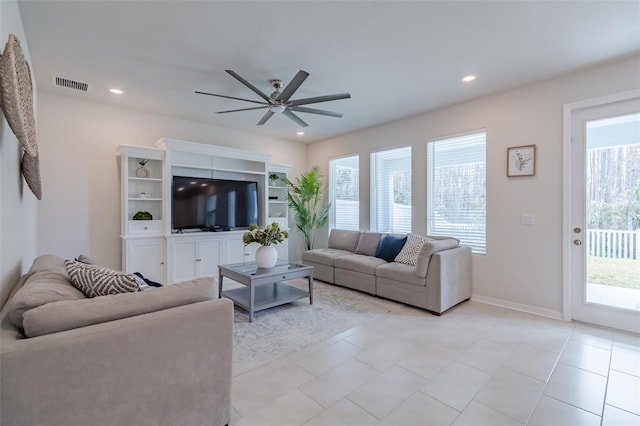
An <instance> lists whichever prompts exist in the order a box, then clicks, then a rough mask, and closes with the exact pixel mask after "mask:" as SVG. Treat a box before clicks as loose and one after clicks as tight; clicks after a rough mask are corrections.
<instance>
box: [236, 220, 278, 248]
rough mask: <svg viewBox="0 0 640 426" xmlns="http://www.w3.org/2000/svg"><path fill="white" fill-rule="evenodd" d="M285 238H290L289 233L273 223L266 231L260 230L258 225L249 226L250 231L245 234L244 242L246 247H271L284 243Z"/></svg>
mask: <svg viewBox="0 0 640 426" xmlns="http://www.w3.org/2000/svg"><path fill="white" fill-rule="evenodd" d="M285 238H289V233H288V232H287V231H283V230H281V229H280V225H278V224H277V223H276V222H273V223H272V224H271V225H267V226H266V227H265V228H264V229H260V227H259V226H258V225H256V224H253V225H251V226H249V231H247V232H245V233H244V235H243V236H242V241H243V242H244V245H245V246H247V245H249V244H251V243H258V244H260V245H263V246H270V245H272V244H280V243H283V242H284V239H285Z"/></svg>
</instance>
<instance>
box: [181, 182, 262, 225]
mask: <svg viewBox="0 0 640 426" xmlns="http://www.w3.org/2000/svg"><path fill="white" fill-rule="evenodd" d="M171 217H172V224H173V229H177V230H183V229H204V230H218V229H233V228H246V227H248V226H249V225H251V224H252V223H258V183H257V182H251V181H238V180H228V179H206V178H193V177H184V176H174V177H173V190H172V197H171Z"/></svg>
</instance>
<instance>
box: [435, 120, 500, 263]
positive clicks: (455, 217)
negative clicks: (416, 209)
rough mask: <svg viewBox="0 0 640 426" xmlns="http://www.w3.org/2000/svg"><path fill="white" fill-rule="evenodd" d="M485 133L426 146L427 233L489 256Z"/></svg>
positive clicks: (466, 135)
mask: <svg viewBox="0 0 640 426" xmlns="http://www.w3.org/2000/svg"><path fill="white" fill-rule="evenodd" d="M486 139H487V138H486V132H478V133H472V134H465V135H460V136H456V137H450V138H446V139H440V140H433V141H430V142H428V144H427V232H428V234H429V235H442V236H451V237H455V238H458V239H459V240H460V243H461V244H464V245H467V246H470V247H471V248H472V250H473V252H474V253H480V254H485V253H486V252H487V242H486V234H487V232H486V231H487V221H486V202H487V179H486V175H487V173H486V163H487V161H486Z"/></svg>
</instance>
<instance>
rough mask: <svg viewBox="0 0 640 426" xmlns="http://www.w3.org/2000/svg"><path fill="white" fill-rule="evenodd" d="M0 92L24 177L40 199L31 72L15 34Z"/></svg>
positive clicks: (1, 67)
mask: <svg viewBox="0 0 640 426" xmlns="http://www.w3.org/2000/svg"><path fill="white" fill-rule="evenodd" d="M0 89H1V90H2V96H1V98H0V107H2V111H3V113H4V115H5V117H6V118H7V122H8V123H9V127H11V130H12V131H13V133H14V134H15V135H16V138H18V141H19V142H20V146H21V148H22V150H23V151H24V155H23V156H22V174H23V176H24V177H25V180H26V181H27V184H28V185H29V188H31V191H32V192H33V194H34V195H35V196H36V197H37V198H38V199H39V200H41V199H42V186H41V181H40V162H39V159H38V142H37V139H36V121H35V117H34V113H33V109H34V108H33V84H32V82H31V70H30V69H29V63H28V62H27V60H26V59H25V57H24V54H23V53H22V48H21V47H20V40H19V39H18V37H16V36H15V35H14V34H10V35H9V40H8V41H7V44H6V45H5V48H4V52H3V53H2V58H1V59H0Z"/></svg>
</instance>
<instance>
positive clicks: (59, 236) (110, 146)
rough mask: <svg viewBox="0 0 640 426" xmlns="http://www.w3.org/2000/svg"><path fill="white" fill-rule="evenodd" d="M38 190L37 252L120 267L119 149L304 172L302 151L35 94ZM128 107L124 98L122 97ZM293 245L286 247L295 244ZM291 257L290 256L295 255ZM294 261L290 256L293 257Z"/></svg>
mask: <svg viewBox="0 0 640 426" xmlns="http://www.w3.org/2000/svg"><path fill="white" fill-rule="evenodd" d="M39 102H40V104H39V106H40V135H41V138H40V150H41V157H42V160H41V165H42V176H43V191H44V193H45V194H46V198H45V199H43V201H42V202H41V203H40V204H39V209H38V225H39V229H40V232H39V234H38V252H39V253H55V254H57V255H59V256H62V257H65V258H72V257H76V256H78V255H79V254H80V253H84V254H87V255H90V256H91V257H93V258H94V259H95V260H96V261H97V262H98V263H100V264H102V265H105V266H109V267H112V268H120V265H121V243H120V238H119V234H120V174H119V173H120V172H119V163H118V158H117V157H116V150H117V148H118V146H119V145H120V144H130V145H142V146H153V144H154V143H155V142H156V141H157V140H158V139H160V138H162V137H168V138H175V139H182V140H188V141H193V142H202V143H209V144H214V145H223V146H232V147H235V148H241V149H247V150H252V151H258V152H265V153H269V154H271V155H272V162H274V163H284V164H291V165H293V168H292V175H297V174H299V173H301V172H302V171H303V170H304V166H305V162H306V157H305V155H306V146H304V145H302V144H299V143H294V142H283V141H279V140H275V139H270V138H265V137H261V136H257V135H254V134H249V133H243V132H237V131H233V130H228V129H224V128H219V127H215V126H212V125H207V124H204V123H196V122H190V121H186V120H181V119H176V118H172V117H167V116H161V115H156V114H150V113H145V112H141V111H137V110H131V109H127V108H116V107H113V106H109V105H104V104H99V103H95V102H89V101H85V100H82V99H78V98H77V97H69V96H61V95H59V94H54V93H50V92H42V91H41V93H40V101H39ZM123 104H126V98H123ZM297 240H298V239H297V238H295V237H294V238H293V239H292V241H291V242H290V243H291V248H292V249H294V250H295V247H297V244H299V243H298V241H297ZM292 253H295V251H292ZM294 257H295V256H294Z"/></svg>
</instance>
